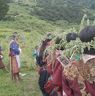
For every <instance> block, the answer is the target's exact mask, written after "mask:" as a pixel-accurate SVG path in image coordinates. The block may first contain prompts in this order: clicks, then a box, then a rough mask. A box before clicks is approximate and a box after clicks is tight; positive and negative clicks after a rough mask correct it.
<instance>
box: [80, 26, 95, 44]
mask: <svg viewBox="0 0 95 96" xmlns="http://www.w3.org/2000/svg"><path fill="white" fill-rule="evenodd" d="M94 37H95V26H87V27H85V28H84V29H82V30H81V32H80V33H79V38H80V40H81V41H82V42H90V41H91V40H94Z"/></svg>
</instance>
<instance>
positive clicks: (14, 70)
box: [10, 56, 19, 74]
mask: <svg viewBox="0 0 95 96" xmlns="http://www.w3.org/2000/svg"><path fill="white" fill-rule="evenodd" d="M10 60H11V61H10V63H11V72H12V73H13V74H14V73H19V67H18V63H17V60H16V57H15V56H11V58H10Z"/></svg>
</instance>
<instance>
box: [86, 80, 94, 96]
mask: <svg viewBox="0 0 95 96" xmlns="http://www.w3.org/2000/svg"><path fill="white" fill-rule="evenodd" d="M85 86H86V91H87V92H88V93H90V94H91V96H95V84H93V83H90V82H88V81H85Z"/></svg>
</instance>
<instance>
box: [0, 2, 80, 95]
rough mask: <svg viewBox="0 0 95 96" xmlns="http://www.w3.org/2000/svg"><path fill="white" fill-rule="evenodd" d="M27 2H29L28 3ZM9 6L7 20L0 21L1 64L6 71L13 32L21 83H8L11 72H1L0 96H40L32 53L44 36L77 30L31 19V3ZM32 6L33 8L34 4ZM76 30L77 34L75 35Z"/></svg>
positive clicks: (69, 26) (62, 22)
mask: <svg viewBox="0 0 95 96" xmlns="http://www.w3.org/2000/svg"><path fill="white" fill-rule="evenodd" d="M27 1H29V0H27ZM23 3H24V4H17V3H10V4H9V6H10V9H9V12H8V15H7V16H6V18H5V19H4V20H2V21H0V44H1V45H2V47H3V55H4V59H3V61H4V64H5V65H6V66H7V68H8V69H9V56H8V54H9V41H10V36H11V35H12V33H13V32H18V33H19V35H20V40H19V43H20V46H21V48H22V53H21V73H25V74H26V76H24V77H22V78H23V81H22V82H20V83H18V84H15V83H14V82H12V81H11V77H10V72H9V73H6V72H3V71H2V70H0V96H42V95H41V92H40V90H39V87H38V84H37V82H38V73H37V72H36V71H35V68H36V66H35V63H34V60H33V57H32V51H33V48H34V47H35V45H37V44H39V43H40V41H41V40H42V39H43V38H44V35H45V34H46V33H47V32H55V33H57V34H58V33H59V32H60V33H61V34H63V32H65V33H66V32H70V31H75V29H74V27H75V28H76V29H77V30H79V26H80V25H77V24H68V22H66V21H56V22H48V21H44V20H40V19H39V18H38V17H35V16H32V15H31V13H30V12H31V10H33V7H31V5H30V3H29V2H28V3H27V2H23ZM33 5H34V4H33ZM77 30H76V31H77Z"/></svg>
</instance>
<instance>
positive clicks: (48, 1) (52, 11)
mask: <svg viewBox="0 0 95 96" xmlns="http://www.w3.org/2000/svg"><path fill="white" fill-rule="evenodd" d="M88 1H89V0H88ZM77 2H79V3H77ZM84 3H86V4H88V2H86V1H85V2H84V1H83V0H37V6H36V7H35V8H34V11H33V10H32V12H31V14H36V15H38V16H39V17H40V18H41V19H45V20H50V21H57V20H66V21H68V22H69V23H71V22H73V23H80V20H81V18H82V16H83V14H84V13H86V14H89V12H88V11H86V10H85V9H86V8H88V7H87V6H86V5H85V7H84ZM90 15H91V16H92V14H90Z"/></svg>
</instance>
